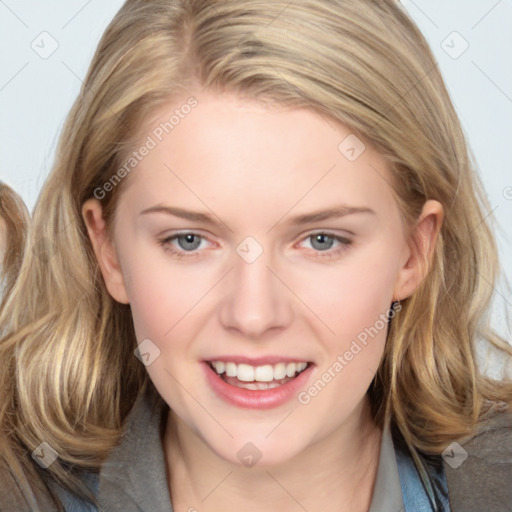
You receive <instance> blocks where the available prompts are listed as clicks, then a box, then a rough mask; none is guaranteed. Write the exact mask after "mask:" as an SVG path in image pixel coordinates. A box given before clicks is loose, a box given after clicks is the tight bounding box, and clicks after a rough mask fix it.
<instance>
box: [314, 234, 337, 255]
mask: <svg viewBox="0 0 512 512" xmlns="http://www.w3.org/2000/svg"><path fill="white" fill-rule="evenodd" d="M329 241H330V243H329ZM326 242H327V243H326ZM333 242H334V239H333V238H332V237H330V236H329V235H322V234H319V235H313V242H312V245H313V247H314V248H315V249H318V250H320V251H323V250H326V249H330V248H331V247H332V244H333ZM318 243H319V245H315V244H318Z"/></svg>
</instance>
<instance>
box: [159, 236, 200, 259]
mask: <svg viewBox="0 0 512 512" xmlns="http://www.w3.org/2000/svg"><path fill="white" fill-rule="evenodd" d="M202 242H207V240H206V238H205V237H203V236H201V235H199V234H197V233H193V232H187V233H178V234H176V235H172V236H168V237H166V238H163V239H161V240H159V244H160V245H161V246H162V247H164V249H165V250H168V251H170V252H171V253H173V254H174V255H175V256H177V257H178V258H183V257H190V256H196V255H197V253H198V252H199V251H197V249H198V248H204V247H200V246H201V243H202ZM203 245H204V244H203Z"/></svg>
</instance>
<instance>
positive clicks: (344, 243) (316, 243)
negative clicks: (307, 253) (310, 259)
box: [303, 231, 352, 257]
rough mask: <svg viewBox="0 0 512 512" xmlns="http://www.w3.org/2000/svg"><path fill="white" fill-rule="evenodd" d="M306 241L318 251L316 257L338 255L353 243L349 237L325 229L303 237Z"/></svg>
mask: <svg viewBox="0 0 512 512" xmlns="http://www.w3.org/2000/svg"><path fill="white" fill-rule="evenodd" d="M306 241H307V242H309V243H310V247H311V249H312V250H313V251H314V252H315V253H317V254H316V257H324V256H326V257H333V256H336V255H338V254H339V253H341V252H342V251H344V250H346V249H347V248H348V247H349V246H350V245H351V244H352V241H351V240H349V239H348V238H345V237H342V236H338V235H334V234H332V233H325V232H323V231H322V232H318V233H312V234H310V235H308V236H307V237H306V238H304V239H303V242H306ZM333 247H334V249H333Z"/></svg>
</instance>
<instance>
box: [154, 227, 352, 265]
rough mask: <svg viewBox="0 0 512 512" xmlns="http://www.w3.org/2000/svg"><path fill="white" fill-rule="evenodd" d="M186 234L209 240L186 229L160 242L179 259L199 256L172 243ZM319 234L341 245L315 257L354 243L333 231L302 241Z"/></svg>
mask: <svg viewBox="0 0 512 512" xmlns="http://www.w3.org/2000/svg"><path fill="white" fill-rule="evenodd" d="M186 235H194V236H197V237H199V238H200V239H201V240H207V238H206V237H204V236H202V235H200V234H199V233H194V232H193V231H186V232H183V233H178V234H176V235H172V236H168V237H166V238H162V239H160V240H158V243H159V245H160V246H162V247H163V248H164V249H165V250H166V251H169V252H170V253H171V254H172V255H173V256H175V257H177V258H179V259H182V258H195V257H197V256H199V252H200V251H198V250H194V251H183V250H178V249H176V247H174V246H173V245H172V244H171V242H172V241H173V240H176V239H177V238H179V237H182V236H186ZM318 235H324V236H327V237H329V238H332V239H333V240H335V241H336V242H339V243H340V245H339V246H338V247H337V248H335V249H327V250H325V251H316V250H314V249H312V250H313V252H314V253H315V256H314V258H334V257H336V256H338V255H339V254H341V253H342V252H343V251H346V250H347V249H348V248H349V247H350V246H351V245H352V240H350V239H348V238H345V237H342V236H338V235H335V234H333V233H329V232H327V231H317V232H315V233H310V234H309V235H307V236H305V237H304V238H302V240H301V241H304V240H308V239H310V238H313V237H315V236H318Z"/></svg>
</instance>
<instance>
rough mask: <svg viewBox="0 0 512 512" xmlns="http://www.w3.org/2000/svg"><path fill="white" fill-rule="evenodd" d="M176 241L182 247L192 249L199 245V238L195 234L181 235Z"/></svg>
mask: <svg viewBox="0 0 512 512" xmlns="http://www.w3.org/2000/svg"><path fill="white" fill-rule="evenodd" d="M194 239H195V240H194ZM178 242H179V244H180V246H181V248H182V249H184V250H193V249H197V248H198V247H199V244H200V243H201V240H200V238H199V237H198V236H197V235H194V234H189V235H181V236H180V237H179V238H178ZM182 242H183V243H182Z"/></svg>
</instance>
